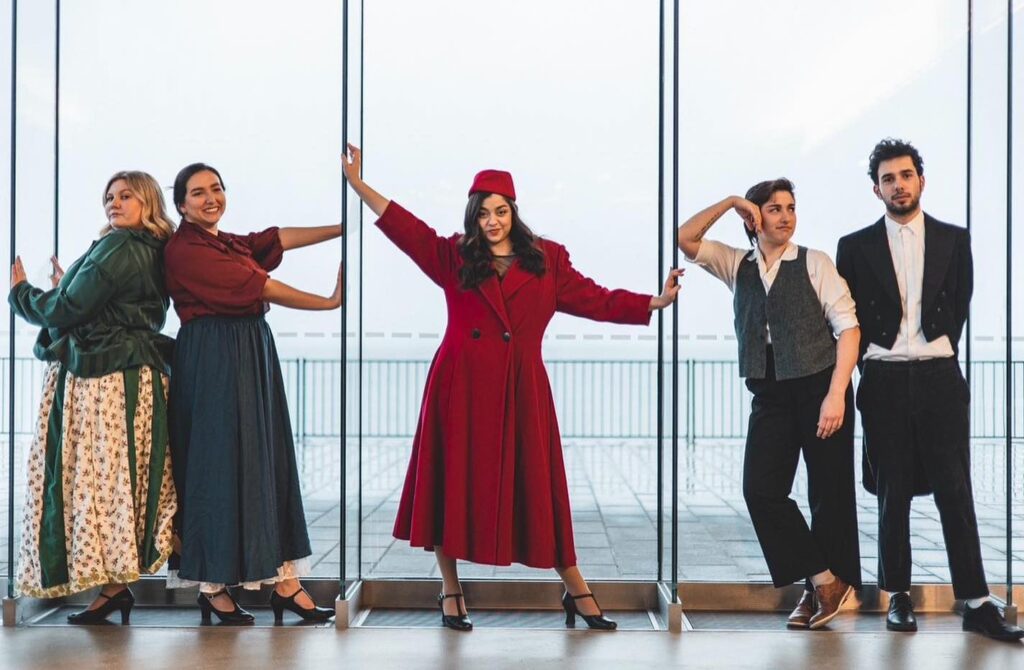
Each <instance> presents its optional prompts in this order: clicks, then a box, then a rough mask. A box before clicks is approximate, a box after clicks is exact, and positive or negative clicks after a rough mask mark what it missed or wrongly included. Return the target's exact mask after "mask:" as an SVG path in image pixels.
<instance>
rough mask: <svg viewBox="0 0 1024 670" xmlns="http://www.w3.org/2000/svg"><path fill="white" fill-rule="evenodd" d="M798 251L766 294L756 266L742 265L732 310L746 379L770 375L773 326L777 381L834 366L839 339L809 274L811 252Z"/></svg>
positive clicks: (782, 266)
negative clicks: (769, 345)
mask: <svg viewBox="0 0 1024 670" xmlns="http://www.w3.org/2000/svg"><path fill="white" fill-rule="evenodd" d="M798 250H799V251H798V253H797V258H796V260H795V261H781V262H780V265H779V274H778V275H777V276H776V277H775V281H774V282H772V288H771V291H769V292H768V294H767V295H766V294H765V290H764V283H763V282H762V281H761V275H760V273H759V272H758V269H757V263H756V262H754V261H751V260H749V259H748V258H744V259H743V260H742V261H741V262H740V268H739V270H738V271H737V273H736V289H735V292H734V294H733V310H734V313H735V315H736V316H735V326H736V339H737V340H738V342H739V348H740V376H741V377H749V378H752V379H763V378H764V377H765V369H766V365H767V361H766V348H765V347H766V346H767V343H768V329H769V328H770V329H771V333H772V349H773V351H774V353H775V378H776V379H778V380H783V379H796V378H797V377H806V376H807V375H812V374H814V373H815V372H820V371H822V370H824V369H826V368H827V367H829V366H831V365H835V362H836V341H835V338H834V337H833V336H832V328H831V326H829V323H828V319H826V318H825V314H824V310H823V309H822V306H821V301H820V300H818V295H817V294H816V293H815V292H814V286H812V285H811V278H810V277H809V276H808V274H807V248H806V247H798Z"/></svg>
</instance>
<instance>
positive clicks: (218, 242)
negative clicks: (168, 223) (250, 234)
mask: <svg viewBox="0 0 1024 670" xmlns="http://www.w3.org/2000/svg"><path fill="white" fill-rule="evenodd" d="M178 232H179V233H180V234H182V235H184V236H185V237H186V239H188V240H189V241H190V242H199V243H200V244H206V245H208V246H211V247H214V248H217V249H224V248H228V249H232V250H233V251H236V252H238V253H243V254H244V253H246V252H247V251H248V249H247V248H246V247H245V245H244V244H241V243H239V242H238V240H237V239H236V237H235V236H234V235H231V234H230V233H225V232H224V231H221V230H218V231H217V234H216V235H211V234H210V233H208V232H206V231H205V230H203V229H202V228H201V227H200V226H198V225H196V224H194V223H192V222H191V221H186V220H184V219H182V221H181V225H180V226H178Z"/></svg>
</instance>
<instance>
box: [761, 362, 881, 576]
mask: <svg viewBox="0 0 1024 670" xmlns="http://www.w3.org/2000/svg"><path fill="white" fill-rule="evenodd" d="M831 379H832V368H831V367H830V368H828V369H827V370H822V371H821V372H818V373H816V374H813V375H809V376H807V377H800V378H798V379H788V380H785V381H777V380H776V379H775V370H774V365H773V359H772V356H771V355H770V353H769V356H768V370H767V373H766V378H765V379H748V380H747V388H748V389H750V391H751V392H752V393H753V394H754V400H753V403H752V405H751V413H750V423H749V426H748V428H747V445H746V451H745V454H744V457H743V497H744V499H745V500H746V503H747V510H748V511H749V512H750V519H751V521H752V522H753V524H754V531H755V532H756V533H757V539H758V542H760V544H761V550H762V551H763V552H764V558H765V561H766V562H767V563H768V570H769V572H770V573H771V576H772V582H773V583H774V584H775V586H776V587H782V586H786V585H788V584H792V583H793V582H795V581H797V580H803V579H806V578H808V577H810V576H811V575H814V574H817V573H819V572H823V571H824V570H826V569H827V570H831V571H832V572H833V573H834V574H836V575H838V576H839V577H840V578H842V580H843V581H845V582H847V583H848V584H852V585H853V586H858V587H859V586H860V583H861V578H860V545H859V542H858V536H857V507H856V497H855V484H854V468H853V420H854V419H853V392H852V390H851V389H847V391H846V418H845V420H844V421H843V426H842V427H841V428H840V429H839V430H838V431H836V432H835V434H833V435H832V436H830V437H828V438H825V439H819V438H818V436H817V435H816V433H817V430H818V427H817V426H818V416H819V414H820V411H821V403H822V401H823V400H824V399H825V396H826V395H827V393H828V387H829V384H830V382H831ZM801 452H802V453H803V456H804V463H805V464H806V466H807V498H808V502H809V503H810V507H811V525H810V527H808V525H807V521H806V520H805V519H804V516H803V514H801V512H800V508H799V507H797V504H796V502H795V501H794V500H793V499H792V498H790V497H789V496H790V492H791V491H792V490H793V478H794V477H795V476H796V469H797V465H798V464H799V459H800V454H801Z"/></svg>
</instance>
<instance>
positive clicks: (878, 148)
mask: <svg viewBox="0 0 1024 670" xmlns="http://www.w3.org/2000/svg"><path fill="white" fill-rule="evenodd" d="M901 156H910V159H911V160H912V161H914V167H915V168H916V169H917V174H918V176H923V175H924V161H923V160H921V154H919V153H918V151H917V149H916V148H915V147H914V145H913V144H911V143H910V142H904V141H903V140H897V139H893V138H891V137H886V138H885V139H884V140H882V141H881V142H879V143H878V144H876V145H875V148H874V149H872V150H871V156H869V157H868V176H869V177H871V183H872V184H875V185H876V186H877V185H878V166H879V165H881V164H882V161H887V160H892V159H893V158H900V157H901Z"/></svg>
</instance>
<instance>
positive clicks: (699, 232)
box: [679, 195, 761, 260]
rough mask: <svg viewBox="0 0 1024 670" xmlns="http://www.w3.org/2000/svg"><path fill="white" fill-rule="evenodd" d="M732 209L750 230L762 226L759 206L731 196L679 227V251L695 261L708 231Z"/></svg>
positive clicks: (698, 213) (706, 208) (700, 212)
mask: <svg viewBox="0 0 1024 670" xmlns="http://www.w3.org/2000/svg"><path fill="white" fill-rule="evenodd" d="M730 209H735V210H736V213H737V214H739V215H740V217H742V219H743V221H744V223H745V224H746V226H747V228H748V229H749V230H756V229H757V227H758V226H760V225H761V210H760V209H758V207H757V205H755V204H754V203H752V202H750V201H749V200H746V199H745V198H741V197H739V196H738V195H730V196H729V197H727V198H725V199H724V200H721V201H719V202H716V203H715V204H713V205H711V206H709V207H705V208H704V209H702V210H700V211H699V212H697V213H696V214H694V215H693V216H691V217H690V218H689V219H687V220H686V223H684V224H683V225H681V226H679V249H680V250H681V251H682V252H683V253H684V254H686V257H687V258H689V259H690V260H693V259H695V258H696V257H697V252H698V251H700V243H701V241H702V240H703V239H704V235H705V234H706V233H707V232H708V229H709V228H711V226H713V225H715V222H716V221H718V220H719V219H720V218H722V215H723V214H725V213H726V212H728V211H729V210H730Z"/></svg>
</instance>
